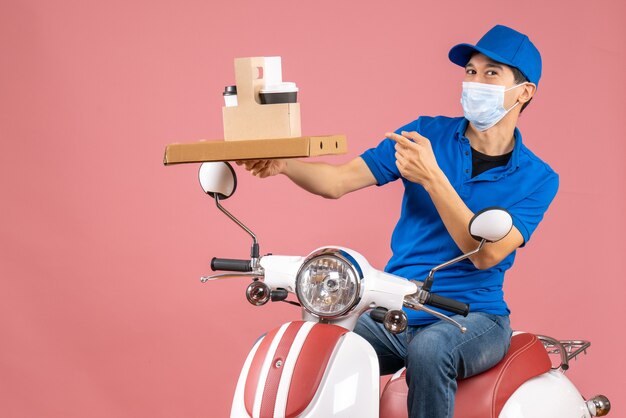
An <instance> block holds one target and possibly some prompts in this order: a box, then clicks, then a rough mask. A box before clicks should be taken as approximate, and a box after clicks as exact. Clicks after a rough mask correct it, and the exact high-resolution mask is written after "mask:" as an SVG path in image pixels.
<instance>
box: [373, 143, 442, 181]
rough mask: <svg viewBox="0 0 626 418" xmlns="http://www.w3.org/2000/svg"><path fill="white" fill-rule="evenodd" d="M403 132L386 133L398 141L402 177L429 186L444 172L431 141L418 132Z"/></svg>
mask: <svg viewBox="0 0 626 418" xmlns="http://www.w3.org/2000/svg"><path fill="white" fill-rule="evenodd" d="M401 133H402V135H398V134H395V133H390V132H388V133H386V134H385V136H386V137H387V138H389V139H391V140H392V141H395V143H396V145H395V150H396V155H395V156H396V166H397V167H398V170H399V171H400V174H401V175H402V177H404V178H405V179H407V180H409V181H411V182H413V183H418V184H421V185H422V186H424V187H427V186H428V185H430V183H431V182H432V181H434V180H435V179H436V178H437V176H440V175H441V174H442V171H441V169H440V168H439V164H437V159H436V158H435V154H434V153H433V148H432V146H431V144H430V141H429V140H428V138H426V137H423V136H422V135H420V134H418V133H417V132H406V131H402V132H401ZM411 140H412V141H411Z"/></svg>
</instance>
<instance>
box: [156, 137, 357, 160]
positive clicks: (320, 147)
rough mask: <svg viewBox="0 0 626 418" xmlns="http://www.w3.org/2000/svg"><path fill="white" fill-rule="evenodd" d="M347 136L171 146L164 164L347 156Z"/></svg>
mask: <svg viewBox="0 0 626 418" xmlns="http://www.w3.org/2000/svg"><path fill="white" fill-rule="evenodd" d="M347 151H348V145H347V141H346V137H345V135H326V136H304V137H298V138H278V139H255V140H247V141H198V142H193V143H189V144H170V145H168V146H167V147H166V148H165V157H164V158H163V164H165V165H173V164H183V163H200V162H206V161H237V160H255V159H270V158H302V157H315V156H320V155H329V154H345V153H346V152H347Z"/></svg>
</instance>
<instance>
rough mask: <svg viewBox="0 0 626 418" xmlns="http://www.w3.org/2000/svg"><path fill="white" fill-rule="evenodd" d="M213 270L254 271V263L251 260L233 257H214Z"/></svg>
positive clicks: (212, 261)
mask: <svg viewBox="0 0 626 418" xmlns="http://www.w3.org/2000/svg"><path fill="white" fill-rule="evenodd" d="M211 270H213V271H215V270H226V271H244V272H246V271H252V264H251V262H250V260H237V259H232V258H217V257H213V259H212V260H211Z"/></svg>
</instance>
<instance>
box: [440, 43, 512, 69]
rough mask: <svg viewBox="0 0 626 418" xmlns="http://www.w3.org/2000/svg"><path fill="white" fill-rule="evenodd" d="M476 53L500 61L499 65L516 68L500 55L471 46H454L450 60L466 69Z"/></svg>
mask: <svg viewBox="0 0 626 418" xmlns="http://www.w3.org/2000/svg"><path fill="white" fill-rule="evenodd" d="M474 52H480V53H481V54H483V55H486V56H487V57H489V58H491V59H492V60H494V61H498V62H499V63H502V64H506V65H509V66H511V67H514V65H513V64H511V62H510V61H509V60H507V59H504V58H502V57H501V56H500V55H498V54H496V53H494V52H491V51H489V50H486V49H484V48H480V47H478V46H476V45H471V44H458V45H456V46H453V47H452V49H450V52H449V53H448V58H450V61H452V62H453V63H455V64H456V65H460V66H461V67H465V66H466V65H467V63H468V62H469V60H470V58H472V54H473V53H474Z"/></svg>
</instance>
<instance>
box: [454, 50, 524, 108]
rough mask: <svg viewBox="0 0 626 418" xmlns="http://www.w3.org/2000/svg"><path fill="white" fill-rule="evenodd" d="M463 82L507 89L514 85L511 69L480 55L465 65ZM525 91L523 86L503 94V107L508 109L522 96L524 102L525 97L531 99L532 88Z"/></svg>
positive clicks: (476, 55)
mask: <svg viewBox="0 0 626 418" xmlns="http://www.w3.org/2000/svg"><path fill="white" fill-rule="evenodd" d="M463 81H471V82H474V83H484V84H497V85H500V86H504V87H505V88H507V89H508V88H509V87H513V86H514V85H515V84H516V83H515V76H514V75H513V71H512V70H511V67H509V66H508V65H505V64H500V63H499V62H496V61H494V60H492V59H491V58H489V57H487V56H485V55H483V54H481V53H477V54H474V55H473V56H472V58H471V59H470V60H469V62H468V63H467V65H465V78H464V79H463ZM526 90H527V89H525V88H524V87H523V86H520V87H519V88H515V89H512V90H509V91H507V92H506V93H504V107H505V108H506V109H509V108H510V107H511V106H513V105H514V104H515V102H516V101H518V98H520V97H522V96H524V98H525V100H526V97H532V93H533V92H534V88H533V91H532V92H531V91H526Z"/></svg>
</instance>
